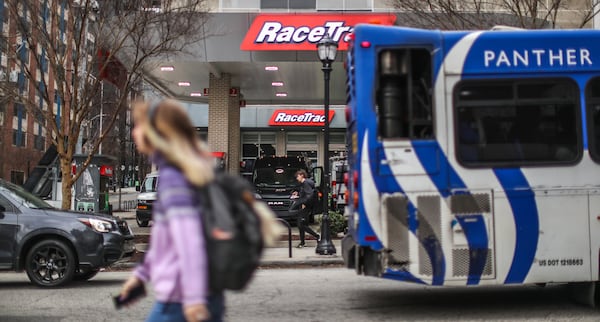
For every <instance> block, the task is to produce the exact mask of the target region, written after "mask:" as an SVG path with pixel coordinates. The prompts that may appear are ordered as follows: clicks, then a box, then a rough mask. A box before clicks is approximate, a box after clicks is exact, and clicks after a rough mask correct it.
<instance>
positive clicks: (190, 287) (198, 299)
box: [120, 99, 224, 322]
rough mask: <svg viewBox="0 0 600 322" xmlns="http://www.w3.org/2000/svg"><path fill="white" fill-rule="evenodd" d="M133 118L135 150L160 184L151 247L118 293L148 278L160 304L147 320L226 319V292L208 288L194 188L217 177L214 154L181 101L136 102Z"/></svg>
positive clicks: (126, 291)
mask: <svg viewBox="0 0 600 322" xmlns="http://www.w3.org/2000/svg"><path fill="white" fill-rule="evenodd" d="M133 119H134V128H133V130H132V136H133V139H134V141H135V143H136V148H137V149H138V151H139V152H140V153H143V154H146V155H148V156H149V157H150V158H151V160H152V162H153V163H154V164H156V165H157V166H158V168H159V174H160V182H159V184H158V187H157V194H158V197H157V201H156V202H155V203H154V207H153V213H152V216H153V221H154V224H153V226H152V230H151V234H150V247H149V249H148V251H147V253H146V256H145V257H144V261H143V262H142V263H141V265H139V266H138V267H137V268H136V269H135V270H134V272H133V274H132V276H131V277H130V278H129V279H128V280H127V281H126V282H125V283H124V284H123V286H122V289H121V292H120V296H121V298H126V297H127V295H128V294H129V293H130V292H132V290H134V289H135V288H136V287H138V286H140V285H143V284H144V283H146V282H150V283H151V284H152V286H153V288H154V294H155V298H156V302H155V304H154V306H153V308H152V310H151V312H150V314H149V316H148V317H147V320H146V321H150V322H153V321H173V322H178V321H181V322H184V321H186V322H195V321H222V318H223V314H224V298H223V294H222V293H219V294H210V292H209V281H208V262H207V261H208V260H209V259H208V258H207V254H206V246H205V239H204V235H203V233H202V232H203V230H202V221H201V216H202V205H201V202H200V200H199V199H198V197H197V195H198V194H197V192H196V190H197V187H200V186H203V185H205V184H207V183H208V182H210V181H211V180H212V179H213V177H214V170H213V165H212V160H211V159H210V153H209V151H208V149H207V148H205V145H204V144H203V142H201V141H200V140H199V138H198V135H197V133H196V130H195V128H194V126H193V125H192V123H191V121H190V120H189V117H188V115H187V112H186V111H185V109H184V108H183V107H182V106H181V105H180V104H179V103H178V102H177V101H174V100H170V99H165V100H161V101H159V102H156V103H150V104H149V103H146V102H139V103H136V104H135V105H134V107H133Z"/></svg>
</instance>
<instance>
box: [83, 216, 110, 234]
mask: <svg viewBox="0 0 600 322" xmlns="http://www.w3.org/2000/svg"><path fill="white" fill-rule="evenodd" d="M79 221H81V222H82V223H83V224H84V225H86V226H88V227H90V228H92V229H93V230H95V231H97V232H99V233H108V232H110V231H111V230H112V227H113V225H112V223H111V222H110V221H106V220H100V219H94V218H80V219H79Z"/></svg>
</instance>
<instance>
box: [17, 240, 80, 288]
mask: <svg viewBox="0 0 600 322" xmlns="http://www.w3.org/2000/svg"><path fill="white" fill-rule="evenodd" d="M25 270H26V271H27V276H28V277H29V280H30V281H31V282H33V283H34V284H36V285H38V286H61V285H64V284H65V283H68V282H70V281H71V279H73V274H74V273H75V256H74V255H73V252H72V251H71V248H69V246H67V245H66V244H65V243H64V242H62V241H60V240H56V239H47V240H42V241H40V242H38V243H37V244H35V245H34V246H33V247H31V249H30V250H29V252H28V253H27V257H26V258H25Z"/></svg>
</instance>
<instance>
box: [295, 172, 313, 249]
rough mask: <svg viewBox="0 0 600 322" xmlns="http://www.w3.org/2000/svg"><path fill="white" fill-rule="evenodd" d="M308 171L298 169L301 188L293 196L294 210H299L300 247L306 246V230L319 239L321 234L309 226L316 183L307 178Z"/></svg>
mask: <svg viewBox="0 0 600 322" xmlns="http://www.w3.org/2000/svg"><path fill="white" fill-rule="evenodd" d="M307 176H308V175H307V173H306V171H304V170H303V169H300V170H298V171H296V180H298V182H299V183H300V189H299V191H298V193H297V194H295V195H292V198H294V197H296V198H295V200H294V203H293V204H292V210H296V209H297V210H298V216H297V218H298V219H297V220H298V222H297V224H298V231H299V232H300V244H298V246H297V247H298V248H302V247H304V246H305V245H306V244H305V243H304V235H305V232H308V233H309V234H311V235H313V236H315V238H316V239H317V240H319V234H317V233H316V232H315V231H314V230H312V228H310V226H308V224H307V222H308V216H309V215H310V212H311V211H312V209H313V205H314V203H315V196H316V191H315V183H314V181H312V180H311V179H309V178H307Z"/></svg>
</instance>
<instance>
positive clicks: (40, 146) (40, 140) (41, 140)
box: [33, 135, 46, 151]
mask: <svg viewBox="0 0 600 322" xmlns="http://www.w3.org/2000/svg"><path fill="white" fill-rule="evenodd" d="M45 143H46V138H45V137H43V136H41V135H34V136H33V148H34V149H36V150H40V151H44V148H45V146H44V145H45Z"/></svg>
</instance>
